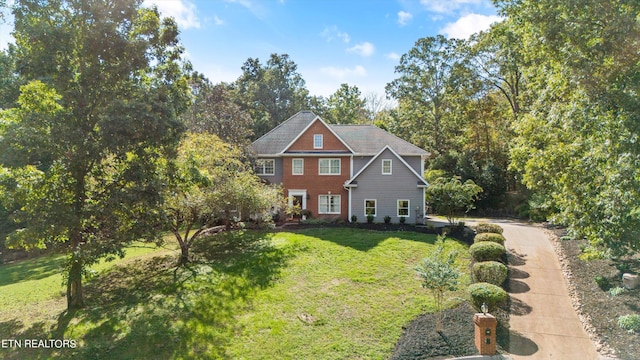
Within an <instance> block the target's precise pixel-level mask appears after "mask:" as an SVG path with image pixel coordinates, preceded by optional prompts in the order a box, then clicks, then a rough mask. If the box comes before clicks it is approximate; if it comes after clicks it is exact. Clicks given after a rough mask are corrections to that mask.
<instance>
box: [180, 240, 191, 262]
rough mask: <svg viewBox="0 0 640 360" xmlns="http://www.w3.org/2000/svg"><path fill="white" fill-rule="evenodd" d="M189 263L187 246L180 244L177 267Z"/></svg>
mask: <svg viewBox="0 0 640 360" xmlns="http://www.w3.org/2000/svg"><path fill="white" fill-rule="evenodd" d="M188 263H189V245H187V244H186V243H180V259H178V266H184V265H186V264H188Z"/></svg>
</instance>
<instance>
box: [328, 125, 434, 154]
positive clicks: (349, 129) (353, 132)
mask: <svg viewBox="0 0 640 360" xmlns="http://www.w3.org/2000/svg"><path fill="white" fill-rule="evenodd" d="M329 126H330V127H331V129H333V131H334V132H335V133H336V134H338V136H340V137H341V138H342V140H343V141H344V142H346V143H347V144H349V146H350V147H351V148H352V149H353V151H355V152H356V154H360V155H375V154H377V153H378V152H379V151H380V150H382V148H384V147H385V146H387V145H388V146H389V147H391V148H392V149H393V150H395V152H397V153H398V154H400V155H428V154H429V152H427V151H426V150H423V149H421V148H419V147H417V146H415V145H413V144H411V143H410V142H408V141H405V140H402V139H400V138H399V137H397V136H395V135H393V134H391V133H388V132H386V131H384V130H382V129H380V128H379V127H377V126H373V125H329Z"/></svg>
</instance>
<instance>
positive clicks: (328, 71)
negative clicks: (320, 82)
mask: <svg viewBox="0 0 640 360" xmlns="http://www.w3.org/2000/svg"><path fill="white" fill-rule="evenodd" d="M320 71H321V72H322V73H323V74H325V75H327V76H330V77H332V78H334V79H338V80H344V79H347V78H349V77H362V76H366V75H367V69H365V68H364V66H362V65H356V67H354V68H353V69H350V68H348V67H344V68H340V67H335V66H328V67H323V68H321V69H320Z"/></svg>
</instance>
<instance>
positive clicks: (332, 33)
mask: <svg viewBox="0 0 640 360" xmlns="http://www.w3.org/2000/svg"><path fill="white" fill-rule="evenodd" d="M320 36H322V37H323V38H325V39H326V40H327V42H331V41H333V40H334V39H336V38H338V39H341V40H342V41H343V42H344V43H345V44H348V43H349V42H350V41H351V37H350V36H349V34H347V33H346V32H342V31H340V30H339V29H338V27H337V26H335V25H332V26H327V27H325V28H324V30H322V32H321V33H320Z"/></svg>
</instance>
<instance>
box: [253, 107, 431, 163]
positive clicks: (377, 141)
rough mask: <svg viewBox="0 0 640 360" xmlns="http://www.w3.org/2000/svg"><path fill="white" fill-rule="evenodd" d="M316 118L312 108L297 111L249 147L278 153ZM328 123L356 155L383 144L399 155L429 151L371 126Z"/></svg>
mask: <svg viewBox="0 0 640 360" xmlns="http://www.w3.org/2000/svg"><path fill="white" fill-rule="evenodd" d="M316 118H318V116H317V115H316V114H314V113H313V112H312V111H300V112H298V113H297V114H295V115H293V116H292V117H290V118H289V119H287V120H286V121H284V122H283V123H281V124H280V125H278V126H277V127H275V128H274V129H273V130H271V131H269V132H268V133H266V134H265V135H263V136H262V137H260V138H259V139H258V140H256V141H255V142H253V144H251V148H252V150H253V151H254V152H255V153H256V154H259V155H276V154H280V153H282V152H283V151H284V150H285V149H286V148H287V146H288V145H290V144H291V142H292V141H293V140H294V139H295V138H296V137H297V136H298V135H299V134H300V132H302V131H303V130H304V129H305V128H307V126H309V124H311V123H312V122H313V121H314V120H315V119H316ZM327 125H328V126H329V127H330V128H331V130H333V132H334V133H335V134H336V135H337V136H339V137H340V138H341V139H342V141H343V142H345V143H346V144H347V145H348V146H349V147H350V148H351V149H353V151H354V152H355V154H356V155H375V154H377V153H378V152H380V150H382V149H383V148H384V147H385V146H389V147H391V148H393V149H394V151H396V152H397V153H398V154H400V155H428V154H429V153H428V152H427V151H425V150H423V149H421V148H419V147H417V146H415V145H413V144H411V143H409V142H407V141H405V140H402V139H400V138H399V137H397V136H395V135H393V134H390V133H388V132H386V131H384V130H382V129H380V128H379V127H376V126H373V125H332V124H327Z"/></svg>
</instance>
